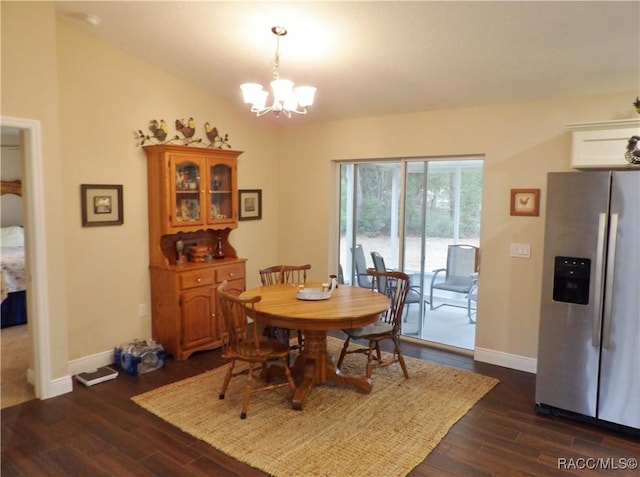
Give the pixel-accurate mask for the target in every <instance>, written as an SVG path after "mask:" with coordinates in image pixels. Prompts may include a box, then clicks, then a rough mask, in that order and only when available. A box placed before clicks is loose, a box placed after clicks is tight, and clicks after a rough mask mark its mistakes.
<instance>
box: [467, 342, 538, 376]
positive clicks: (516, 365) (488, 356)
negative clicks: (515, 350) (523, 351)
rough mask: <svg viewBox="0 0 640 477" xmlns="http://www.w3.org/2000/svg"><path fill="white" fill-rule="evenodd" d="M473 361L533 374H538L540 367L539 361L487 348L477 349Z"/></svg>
mask: <svg viewBox="0 0 640 477" xmlns="http://www.w3.org/2000/svg"><path fill="white" fill-rule="evenodd" d="M473 359H474V360H476V361H480V362H482V363H489V364H495V365H498V366H502V367H505V368H511V369H517V370H518V371H525V372H527V373H533V374H535V373H536V369H537V367H538V360H537V359H534V358H527V357H526V356H518V355H515V354H509V353H504V352H502V351H495V350H492V349H486V348H476V350H475V352H474V354H473Z"/></svg>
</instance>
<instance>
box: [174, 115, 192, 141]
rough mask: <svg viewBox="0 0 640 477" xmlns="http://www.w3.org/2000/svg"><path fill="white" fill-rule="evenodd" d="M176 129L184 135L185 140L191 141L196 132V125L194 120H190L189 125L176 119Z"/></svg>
mask: <svg viewBox="0 0 640 477" xmlns="http://www.w3.org/2000/svg"><path fill="white" fill-rule="evenodd" d="M176 129H177V130H178V131H180V132H181V133H182V135H183V136H184V137H185V139H191V138H192V137H193V135H194V134H195V132H196V123H195V121H194V120H193V118H189V121H187V124H184V122H182V121H180V120H179V119H176Z"/></svg>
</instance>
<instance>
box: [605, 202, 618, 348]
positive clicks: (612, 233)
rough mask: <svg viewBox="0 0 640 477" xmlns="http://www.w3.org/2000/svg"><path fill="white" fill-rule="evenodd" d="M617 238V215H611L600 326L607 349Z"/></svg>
mask: <svg viewBox="0 0 640 477" xmlns="http://www.w3.org/2000/svg"><path fill="white" fill-rule="evenodd" d="M617 238H618V214H611V224H610V225H609V246H608V252H607V273H606V275H605V276H606V280H605V291H604V313H603V314H602V316H603V318H602V319H603V326H602V347H603V348H605V349H608V348H609V346H610V345H611V319H612V316H613V315H612V313H611V312H612V310H613V277H614V272H615V266H616V261H615V258H616V239H617Z"/></svg>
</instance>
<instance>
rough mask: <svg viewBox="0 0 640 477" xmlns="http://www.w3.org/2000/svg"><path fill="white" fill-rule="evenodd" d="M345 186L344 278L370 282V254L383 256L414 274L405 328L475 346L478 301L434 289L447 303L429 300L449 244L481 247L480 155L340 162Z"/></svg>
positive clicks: (405, 331)
mask: <svg viewBox="0 0 640 477" xmlns="http://www.w3.org/2000/svg"><path fill="white" fill-rule="evenodd" d="M340 186H341V187H340V204H341V207H340V255H339V256H340V266H341V267H342V270H343V273H344V277H345V281H346V282H347V283H353V284H356V285H358V284H359V285H361V286H366V282H365V279H364V277H363V275H362V273H363V267H374V263H373V260H372V252H376V253H378V254H380V256H381V257H382V258H383V260H384V264H385V267H386V268H388V269H397V270H402V271H404V272H405V273H407V274H409V275H410V277H411V284H412V288H413V291H414V292H413V293H412V300H411V303H410V304H409V305H408V307H407V308H406V310H405V322H404V323H403V331H402V332H403V334H404V335H407V336H412V337H415V338H418V339H424V340H428V341H435V342H438V343H442V344H447V345H451V346H455V347H461V348H467V349H473V346H474V340H475V332H474V326H473V324H472V323H471V321H475V319H474V320H467V315H468V314H469V313H475V306H473V309H472V310H469V309H468V308H469V307H467V306H466V305H468V304H469V303H470V302H469V300H468V297H467V296H465V295H460V294H455V293H449V292H443V291H440V290H437V291H435V290H434V291H435V294H434V301H435V300H436V299H438V300H441V299H443V298H446V299H447V303H448V305H449V306H446V307H442V308H438V309H437V310H432V309H431V306H430V304H429V299H430V292H431V284H432V278H433V275H434V271H435V270H437V269H443V268H446V266H447V250H448V246H449V245H454V244H469V245H474V246H479V237H480V212H481V198H482V160H481V158H475V157H474V158H430V159H411V160H408V159H398V160H394V161H384V162H373V161H363V162H353V163H342V164H340ZM363 261H364V265H363ZM438 280H439V278H438ZM475 293H477V291H476V292H475ZM443 294H444V295H443ZM416 297H418V298H416ZM474 298H475V296H474ZM474 305H475V302H474ZM467 325H468V326H467Z"/></svg>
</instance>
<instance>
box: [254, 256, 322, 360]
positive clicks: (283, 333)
mask: <svg viewBox="0 0 640 477" xmlns="http://www.w3.org/2000/svg"><path fill="white" fill-rule="evenodd" d="M310 269H311V265H309V264H307V265H274V266H272V267H267V268H263V269H262V270H259V271H258V273H259V274H260V281H261V282H262V286H270V285H275V284H278V283H292V284H301V283H302V284H304V283H307V270H310ZM297 332H298V344H297V345H291V350H298V351H302V346H303V344H304V337H303V335H302V331H301V330H297ZM264 335H265V336H270V337H271V338H274V339H277V340H279V341H281V342H282V343H287V344H289V340H290V338H291V330H289V329H287V328H278V327H275V326H270V325H267V326H265V328H264Z"/></svg>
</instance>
